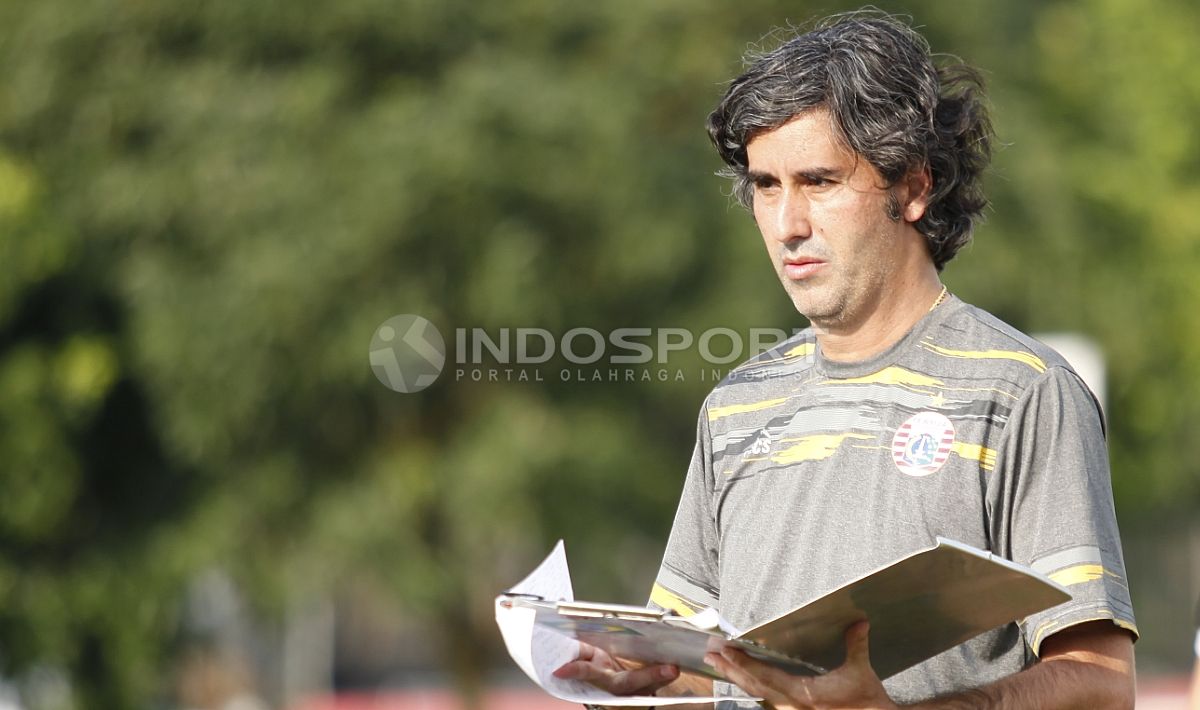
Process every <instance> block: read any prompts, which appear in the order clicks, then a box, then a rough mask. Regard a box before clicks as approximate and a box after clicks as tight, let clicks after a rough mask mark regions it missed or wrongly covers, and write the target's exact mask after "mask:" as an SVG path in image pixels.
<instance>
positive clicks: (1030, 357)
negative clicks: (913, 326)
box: [921, 341, 1046, 373]
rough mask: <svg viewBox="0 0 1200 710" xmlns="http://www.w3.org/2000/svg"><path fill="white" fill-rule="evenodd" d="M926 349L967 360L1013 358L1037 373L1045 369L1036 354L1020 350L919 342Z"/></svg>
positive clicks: (1044, 364) (1043, 362) (1043, 363)
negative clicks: (969, 348) (952, 347)
mask: <svg viewBox="0 0 1200 710" xmlns="http://www.w3.org/2000/svg"><path fill="white" fill-rule="evenodd" d="M921 344H922V345H924V346H925V348H926V349H928V350H931V351H933V352H935V353H937V354H939V355H945V356H946V357H956V358H966V359H968V360H1013V361H1015V362H1020V363H1024V364H1026V365H1028V366H1030V367H1032V368H1033V369H1035V370H1037V371H1038V372H1039V373H1042V372H1045V371H1046V363H1045V361H1043V360H1042V359H1041V358H1040V357H1038V356H1037V355H1034V354H1033V353H1027V352H1023V351H1020V350H951V349H950V348H942V347H938V346H937V345H934V344H933V343H931V342H928V341H926V342H924V343H921Z"/></svg>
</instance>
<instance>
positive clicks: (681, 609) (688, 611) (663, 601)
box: [650, 583, 700, 616]
mask: <svg viewBox="0 0 1200 710" xmlns="http://www.w3.org/2000/svg"><path fill="white" fill-rule="evenodd" d="M650 601H652V602H654V603H655V604H657V605H659V606H661V607H662V608H664V609H669V610H671V611H673V612H675V613H676V614H679V615H680V616H691V615H692V614H695V613H696V612H697V611H699V609H700V605H699V604H695V603H693V602H690V601H688V600H687V599H684V598H683V597H681V596H679V595H678V594H676V593H675V592H672V591H671V590H670V589H667V588H666V587H664V586H662V585H661V584H658V583H655V584H654V587H653V588H651V590H650Z"/></svg>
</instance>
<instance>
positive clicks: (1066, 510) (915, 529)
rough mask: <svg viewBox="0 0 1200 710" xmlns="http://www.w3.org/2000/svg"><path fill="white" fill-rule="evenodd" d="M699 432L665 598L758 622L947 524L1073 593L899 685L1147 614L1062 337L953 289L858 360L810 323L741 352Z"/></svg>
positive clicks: (946, 676) (904, 697) (960, 673)
mask: <svg viewBox="0 0 1200 710" xmlns="http://www.w3.org/2000/svg"><path fill="white" fill-rule="evenodd" d="M696 439H697V442H696V449H695V452H694V453H693V456H692V461H691V466H690V467H689V470H688V474H687V479H686V482H685V484H684V488H683V494H682V498H681V500H680V504H679V510H678V512H677V514H676V518H675V524H674V527H673V528H672V530H671V536H670V539H669V541H668V543H667V550H666V554H665V556H664V559H663V564H662V567H661V569H660V571H659V574H658V579H657V580H656V583H655V585H654V589H653V591H652V594H651V602H652V603H654V604H656V605H659V606H662V607H665V608H672V609H675V610H677V611H680V612H681V613H688V612H690V611H694V610H695V609H697V608H700V607H705V606H715V607H717V608H718V609H719V610H720V612H721V614H722V615H723V616H724V617H725V618H727V619H729V621H731V622H732V623H733V624H734V625H735V626H737V627H739V628H749V627H752V626H754V625H756V624H758V623H761V622H763V621H765V620H767V619H770V618H772V617H774V616H777V615H779V614H781V613H783V612H785V611H787V610H789V609H792V608H793V607H796V606H798V605H800V604H802V603H804V602H806V601H809V600H811V599H814V598H816V597H818V596H821V595H822V594H824V593H826V592H828V591H830V590H832V589H834V588H836V587H838V586H841V585H842V584H844V583H846V582H848V581H850V580H852V579H854V578H856V577H858V576H861V575H862V574H864V573H866V572H869V571H871V570H872V569H875V568H877V567H879V566H881V565H884V564H886V563H888V562H891V561H892V560H895V559H896V558H899V557H901V556H903V555H906V554H908V553H911V552H913V551H916V550H917V549H920V548H924V547H927V546H929V545H931V544H933V542H934V538H935V537H937V536H942V537H948V538H951V539H954V540H958V541H961V542H964V543H966V544H968V545H972V546H975V547H978V548H981V549H985V550H990V551H992V552H993V553H995V554H998V555H1001V556H1003V557H1005V558H1008V559H1011V560H1013V561H1015V562H1018V563H1021V564H1025V565H1029V566H1031V567H1033V568H1034V569H1036V570H1038V571H1039V572H1042V573H1044V574H1047V575H1049V576H1050V577H1051V578H1052V579H1054V580H1055V581H1057V582H1059V583H1060V584H1063V585H1064V586H1066V587H1067V589H1068V590H1069V591H1070V592H1071V593H1072V595H1073V599H1072V600H1071V601H1069V602H1067V603H1065V604H1062V605H1060V606H1057V607H1054V608H1052V609H1049V610H1046V611H1043V612H1041V613H1038V614H1034V615H1032V616H1030V617H1028V618H1026V619H1024V620H1022V621H1021V623H1019V624H1009V625H1008V626H1005V627H1001V628H999V629H997V630H995V631H991V632H988V633H985V634H983V635H981V636H979V637H976V638H975V639H973V640H971V641H968V642H967V643H964V644H962V645H960V646H957V647H955V648H953V649H950V650H949V651H946V652H945V653H942V654H940V655H938V656H936V657H935V658H932V659H930V660H929V661H926V662H925V663H922V664H920V665H918V666H915V667H913V668H910V669H909V670H906V671H904V672H902V673H900V674H897V675H895V676H893V677H891V678H889V679H887V680H886V681H885V682H884V685H885V687H886V688H887V690H888V692H889V694H890V695H891V697H892V699H893V700H895V701H897V702H916V701H920V700H925V699H928V698H931V697H936V696H940V695H944V694H947V693H951V692H955V691H961V690H965V689H968V688H974V687H978V686H981V685H984V684H987V683H989V682H991V681H994V680H997V679H999V678H1002V677H1004V676H1007V675H1010V674H1012V673H1015V672H1017V671H1019V670H1021V669H1022V668H1025V667H1026V666H1028V665H1029V664H1031V663H1032V662H1033V661H1034V659H1035V657H1036V654H1037V653H1038V650H1039V648H1040V645H1041V643H1042V641H1043V640H1044V639H1045V638H1046V637H1047V636H1049V635H1051V634H1053V633H1055V632H1057V631H1059V630H1062V629H1064V628H1066V627H1068V626H1072V625H1074V624H1078V623H1082V622H1085V621H1091V620H1096V619H1110V620H1112V621H1113V622H1114V623H1116V624H1117V625H1119V626H1121V627H1122V628H1126V629H1128V630H1130V631H1131V632H1132V633H1133V634H1134V635H1135V636H1136V634H1137V630H1136V627H1135V626H1134V618H1133V609H1132V606H1131V604H1130V600H1129V591H1128V588H1127V585H1126V580H1125V566H1124V561H1123V559H1122V555H1121V543H1120V538H1119V535H1118V532H1117V523H1116V518H1115V514H1114V511H1113V502H1112V488H1111V482H1110V480H1109V468H1108V455H1107V452H1106V450H1105V441H1104V430H1103V423H1102V421H1101V414H1100V411H1099V407H1098V405H1097V403H1096V400H1095V398H1094V397H1093V396H1092V394H1091V392H1090V391H1089V390H1088V389H1087V387H1086V386H1085V385H1084V384H1083V382H1082V381H1081V380H1080V379H1079V377H1078V375H1076V374H1075V372H1074V371H1073V370H1071V368H1070V366H1069V365H1067V363H1066V362H1065V361H1064V360H1063V359H1062V357H1060V356H1059V355H1058V354H1057V353H1055V352H1054V351H1052V350H1051V349H1049V348H1048V347H1046V346H1045V345H1043V344H1041V343H1039V342H1038V341H1036V340H1034V339H1032V338H1030V337H1028V336H1026V335H1024V334H1022V333H1020V332H1018V331H1017V330H1015V329H1013V328H1011V327H1010V326H1008V325H1006V324H1004V323H1003V322H1001V321H999V320H998V319H996V318H995V317H993V316H991V315H990V314H988V313H986V312H984V311H982V310H980V309H978V308H975V307H974V306H970V305H967V304H965V303H963V302H962V301H960V300H958V299H956V298H953V297H951V298H950V299H949V300H948V301H947V302H945V303H943V304H942V305H941V306H939V307H937V308H936V309H934V310H933V311H932V312H931V313H930V314H929V315H927V316H926V317H925V318H923V319H922V320H921V321H920V322H919V323H917V325H916V326H914V327H913V329H912V331H910V332H909V333H908V334H907V335H906V336H905V337H904V338H903V339H902V340H901V341H900V342H898V343H896V344H895V345H894V346H893V347H891V348H889V349H888V350H887V351H886V352H884V353H882V354H880V355H878V356H877V357H874V358H872V359H870V360H868V361H865V362H857V363H842V362H833V361H829V360H825V359H824V358H822V356H821V352H820V347H819V345H818V344H817V342H816V340H815V338H814V336H813V334H812V332H811V331H804V332H802V333H800V334H798V335H797V336H795V337H794V338H792V339H790V340H789V341H788V342H786V343H784V344H783V345H781V346H779V347H777V348H775V349H773V350H771V351H769V352H766V353H763V354H762V355H760V356H758V357H755V358H753V359H751V360H749V361H748V362H746V363H744V364H743V365H741V366H739V367H738V368H737V369H735V370H734V371H733V372H731V373H730V375H729V376H728V377H727V378H726V379H725V380H724V381H722V383H721V384H720V385H718V386H717V387H716V388H715V389H714V390H713V391H712V393H711V394H710V395H709V397H708V398H707V400H706V401H705V404H704V407H703V409H702V411H701V413H700V420H699V425H698V429H697V437H696ZM717 692H718V693H723V694H730V695H734V696H736V695H742V693H741V692H740V691H739V690H738V689H737V688H734V687H732V686H728V685H726V684H723V683H718V684H717ZM724 704H726V705H730V706H732V703H724Z"/></svg>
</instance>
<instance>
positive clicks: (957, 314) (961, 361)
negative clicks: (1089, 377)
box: [920, 301, 1078, 386]
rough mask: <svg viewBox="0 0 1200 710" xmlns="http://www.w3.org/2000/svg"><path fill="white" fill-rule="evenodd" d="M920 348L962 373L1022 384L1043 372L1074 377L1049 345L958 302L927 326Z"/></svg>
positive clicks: (975, 308) (969, 305)
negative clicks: (988, 376)
mask: <svg viewBox="0 0 1200 710" xmlns="http://www.w3.org/2000/svg"><path fill="white" fill-rule="evenodd" d="M920 347H921V348H922V349H923V350H924V351H926V352H928V353H929V354H930V355H931V356H933V357H937V358H939V359H944V360H945V361H946V362H947V363H948V364H949V365H950V366H952V367H955V368H957V369H960V370H962V371H963V372H964V373H974V372H976V371H980V370H982V371H986V372H990V373H992V374H993V375H994V376H997V377H1002V378H1003V379H1005V380H1007V381H1009V382H1012V383H1015V384H1019V385H1023V386H1031V385H1033V384H1034V383H1035V382H1036V381H1038V380H1041V379H1043V376H1045V375H1047V374H1049V375H1050V376H1051V377H1058V376H1061V375H1069V376H1070V377H1078V375H1076V374H1075V371H1074V369H1073V368H1072V367H1071V365H1070V364H1069V363H1068V362H1067V361H1066V359H1065V358H1063V356H1062V355H1060V354H1059V353H1058V352H1057V351H1055V350H1054V349H1053V348H1051V347H1050V346H1048V345H1046V344H1045V343H1043V342H1041V341H1039V340H1038V339H1036V338H1034V337H1032V336H1030V335H1028V334H1026V333H1023V332H1021V331H1020V330H1018V329H1016V328H1014V327H1013V326H1011V325H1009V324H1008V323H1006V322H1004V321H1002V320H1000V319H999V318H997V317H996V316H994V315H992V314H991V313H988V312H987V311H985V310H983V309H982V308H979V307H977V306H973V305H971V304H969V303H964V302H961V301H960V302H959V303H958V308H957V309H955V310H954V312H953V313H952V314H950V315H949V316H948V317H947V318H945V319H943V320H941V321H940V322H939V323H937V324H936V325H935V326H934V327H933V328H930V329H929V331H928V332H927V333H926V335H925V337H924V338H922V340H921V343H920Z"/></svg>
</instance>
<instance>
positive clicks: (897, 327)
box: [812, 265, 945, 362]
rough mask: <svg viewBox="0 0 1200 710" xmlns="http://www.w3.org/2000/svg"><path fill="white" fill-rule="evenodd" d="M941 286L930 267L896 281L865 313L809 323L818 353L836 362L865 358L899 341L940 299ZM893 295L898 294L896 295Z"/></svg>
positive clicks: (935, 273) (935, 272)
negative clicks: (850, 317)
mask: <svg viewBox="0 0 1200 710" xmlns="http://www.w3.org/2000/svg"><path fill="white" fill-rule="evenodd" d="M944 288H945V287H944V286H943V285H942V283H941V280H940V279H939V278H938V275H937V271H936V270H935V269H933V268H932V265H930V268H929V270H928V271H925V272H922V273H921V274H920V275H919V276H917V277H916V278H913V279H910V280H907V281H906V282H902V283H899V284H896V287H895V288H894V289H889V293H888V295H881V296H879V297H878V302H876V303H874V304H871V305H870V306H869V307H868V308H867V309H866V310H867V314H866V315H865V316H863V317H861V318H858V319H855V320H852V321H849V322H845V321H841V322H835V323H829V322H825V323H818V322H815V321H814V322H813V323H812V326H813V330H814V331H815V332H816V336H817V341H818V342H819V343H820V344H821V353H822V355H824V356H825V357H826V358H828V359H830V360H834V361H839V362H857V361H860V360H867V359H870V358H872V357H874V356H875V355H878V354H879V353H881V352H883V351H884V350H887V349H888V348H890V347H892V346H893V345H895V344H896V343H898V342H900V339H901V338H903V337H904V336H905V335H906V334H907V333H908V331H910V330H912V327H913V326H914V325H916V324H917V321H919V320H921V319H922V318H924V317H925V316H926V315H927V314H928V313H929V312H930V311H931V310H933V307H935V305H937V304H939V303H940V302H941V301H942V300H944V296H943V290H944ZM894 294H900V295H899V296H896V295H894Z"/></svg>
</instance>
